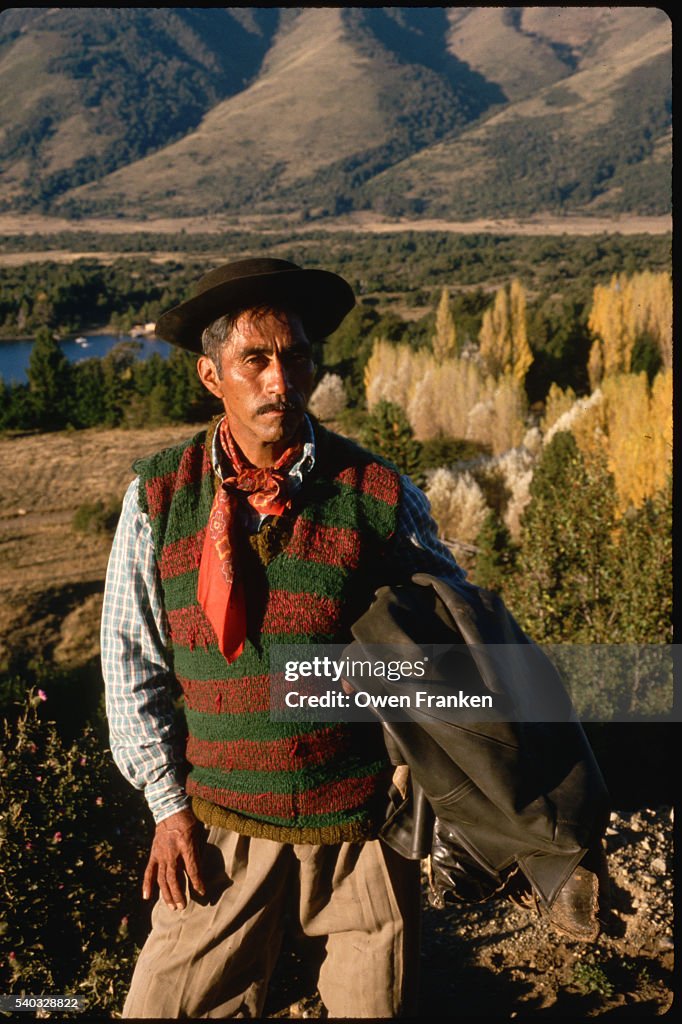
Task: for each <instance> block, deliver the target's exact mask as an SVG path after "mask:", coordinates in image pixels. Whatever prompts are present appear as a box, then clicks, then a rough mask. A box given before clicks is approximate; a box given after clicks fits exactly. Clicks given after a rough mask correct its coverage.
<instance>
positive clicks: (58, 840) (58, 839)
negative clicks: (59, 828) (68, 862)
mask: <svg viewBox="0 0 682 1024" xmlns="http://www.w3.org/2000/svg"><path fill="white" fill-rule="evenodd" d="M61 841H62V834H61V832H55V834H54V835H53V836H52V842H53V843H61Z"/></svg>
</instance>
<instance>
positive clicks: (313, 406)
mask: <svg viewBox="0 0 682 1024" xmlns="http://www.w3.org/2000/svg"><path fill="white" fill-rule="evenodd" d="M308 404H309V408H310V411H311V413H312V414H313V416H317V418H318V419H320V420H322V421H325V420H335V419H338V417H339V416H340V415H341V413H342V412H343V410H344V409H345V408H346V404H347V399H346V389H345V388H344V386H343V380H342V379H341V377H339V375H338V373H325V375H324V377H323V378H322V380H321V381H320V382H319V384H318V385H317V387H316V388H315V390H314V391H313V393H312V395H311V397H310V402H309V403H308Z"/></svg>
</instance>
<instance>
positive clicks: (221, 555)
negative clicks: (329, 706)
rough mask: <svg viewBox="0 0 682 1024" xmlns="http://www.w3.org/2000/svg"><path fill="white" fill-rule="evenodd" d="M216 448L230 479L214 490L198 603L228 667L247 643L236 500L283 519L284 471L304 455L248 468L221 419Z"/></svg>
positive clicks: (298, 447) (295, 450) (294, 452)
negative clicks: (229, 465) (241, 498)
mask: <svg viewBox="0 0 682 1024" xmlns="http://www.w3.org/2000/svg"><path fill="white" fill-rule="evenodd" d="M219 437H220V443H221V444H222V447H223V451H224V452H225V454H226V455H227V456H228V457H229V459H230V461H231V463H232V468H233V469H234V475H233V476H226V477H224V478H223V481H222V483H221V485H220V487H219V488H218V490H217V491H216V496H215V498H214V499H213V505H212V507H211V513H210V515H209V518H208V526H207V528H206V537H205V538H204V546H203V549H202V552H201V563H200V566H199V583H198V585H197V599H198V601H199V604H200V605H201V607H202V608H203V609H204V612H205V613H206V617H207V618H208V620H209V622H210V623H211V625H212V626H213V628H214V630H215V632H216V635H217V637H218V646H219V648H220V650H221V651H222V653H223V655H224V656H225V658H226V659H227V661H228V662H232V661H234V660H235V658H238V657H239V655H240V654H241V653H242V651H243V649H244V642H245V640H246V600H245V593H244V583H243V581H242V580H241V579H240V577H239V575H237V578H236V579H235V571H234V570H235V550H236V547H235V541H236V529H237V526H238V522H237V507H238V498H237V492H241V493H242V494H245V495H247V501H248V502H249V504H250V505H251V506H252V507H253V508H254V509H255V510H256V511H257V512H259V513H262V514H265V515H276V516H281V515H282V513H283V512H284V511H285V510H286V509H288V508H291V498H290V496H289V487H288V484H289V477H288V471H289V470H290V469H291V467H292V466H293V465H294V463H295V462H296V461H297V460H298V459H300V457H301V455H302V453H303V445H302V444H301V443H298V444H295V445H292V447H291V448H287V450H286V451H285V452H284V454H283V455H281V456H280V458H279V459H278V460H277V462H276V463H275V464H274V466H267V467H264V468H261V469H258V468H256V467H254V466H249V465H247V464H246V463H245V462H244V459H243V457H242V455H241V453H240V452H239V449H238V448H237V446H236V444H235V443H234V439H233V437H232V434H231V432H230V428H229V427H228V425H227V417H225V418H224V419H223V420H222V422H221V424H220V427H219Z"/></svg>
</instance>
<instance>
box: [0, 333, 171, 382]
mask: <svg viewBox="0 0 682 1024" xmlns="http://www.w3.org/2000/svg"><path fill="white" fill-rule="evenodd" d="M79 337H84V338H85V342H86V344H85V345H79V344H78V343H77V342H76V338H75V337H73V338H65V339H64V340H63V341H61V342H60V345H61V348H62V351H63V353H64V355H65V356H66V358H67V359H68V360H69V362H70V363H79V362H82V360H83V359H91V358H92V357H93V356H97V357H99V358H101V357H102V356H105V355H106V354H107V352H109V351H110V350H111V349H112V348H113V347H114V346H115V345H118V344H119V342H121V341H132V342H135V343H136V344H137V345H138V346H139V356H138V358H140V359H148V358H149V356H151V355H152V354H153V353H154V352H158V354H159V355H160V356H162V357H163V358H164V359H165V358H166V357H167V356H168V354H169V353H170V352H171V350H172V348H173V346H172V345H169V344H168V342H166V341H161V340H160V339H158V338H155V337H154V336H153V335H145V336H144V337H141V338H131V337H130V336H129V335H127V334H123V335H117V334H87V335H79ZM32 346H33V342H32V341H0V377H2V379H3V380H4V382H5V384H25V383H26V380H27V377H26V370H27V369H28V361H29V359H30V357H31V348H32Z"/></svg>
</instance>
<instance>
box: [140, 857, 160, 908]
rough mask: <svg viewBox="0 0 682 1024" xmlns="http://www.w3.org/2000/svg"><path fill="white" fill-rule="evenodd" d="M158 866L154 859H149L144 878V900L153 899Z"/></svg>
mask: <svg viewBox="0 0 682 1024" xmlns="http://www.w3.org/2000/svg"><path fill="white" fill-rule="evenodd" d="M157 869H158V864H157V862H156V860H155V859H154V858H153V857H150V858H149V862H148V863H147V867H146V868H145V872H144V878H143V879H142V899H143V900H148V899H151V895H152V889H153V887H154V882H155V880H156V874H157Z"/></svg>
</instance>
